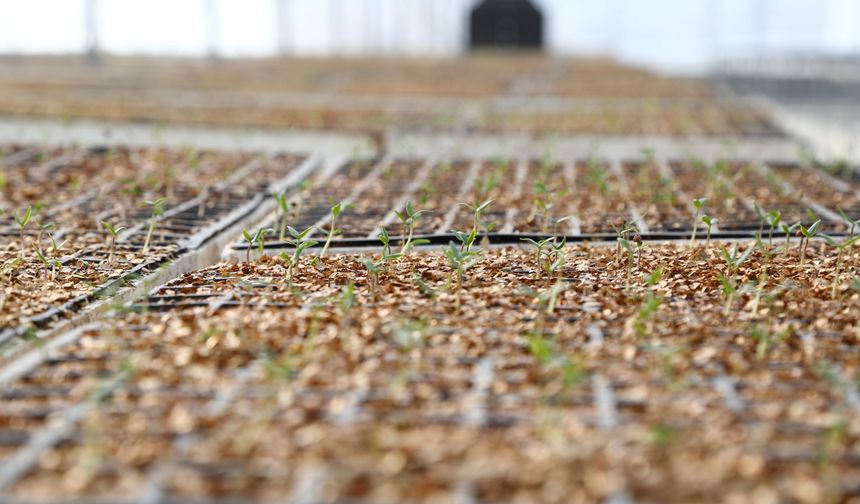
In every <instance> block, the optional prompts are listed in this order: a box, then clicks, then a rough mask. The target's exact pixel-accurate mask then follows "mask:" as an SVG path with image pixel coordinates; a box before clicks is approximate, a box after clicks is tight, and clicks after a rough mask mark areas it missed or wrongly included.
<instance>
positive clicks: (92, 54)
mask: <svg viewBox="0 0 860 504" xmlns="http://www.w3.org/2000/svg"><path fill="white" fill-rule="evenodd" d="M84 34H85V35H84V36H85V39H84V45H85V47H84V54H85V58H86V61H87V64H89V65H98V64H99V52H100V51H99V29H98V0H84Z"/></svg>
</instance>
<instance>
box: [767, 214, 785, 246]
mask: <svg viewBox="0 0 860 504" xmlns="http://www.w3.org/2000/svg"><path fill="white" fill-rule="evenodd" d="M765 219H767V224H768V226H769V227H770V231H769V232H768V235H767V242H768V244H769V245H773V231H774V229H777V228H778V227H779V224H780V223H781V222H782V212H780V211H779V210H771V211H770V212H768V213H767V215H765Z"/></svg>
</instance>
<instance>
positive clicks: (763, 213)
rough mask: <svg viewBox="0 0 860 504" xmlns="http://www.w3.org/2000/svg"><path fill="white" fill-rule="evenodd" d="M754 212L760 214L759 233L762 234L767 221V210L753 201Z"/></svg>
mask: <svg viewBox="0 0 860 504" xmlns="http://www.w3.org/2000/svg"><path fill="white" fill-rule="evenodd" d="M753 212H755V214H756V215H757V216H758V235H759V236H761V235H762V233H764V223H765V222H766V221H767V211H765V209H764V208H762V207H760V206H758V203H756V202H755V201H753Z"/></svg>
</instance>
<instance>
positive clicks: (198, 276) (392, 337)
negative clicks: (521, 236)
mask: <svg viewBox="0 0 860 504" xmlns="http://www.w3.org/2000/svg"><path fill="white" fill-rule="evenodd" d="M746 247H747V245H742V246H741V249H742V250H743V249H745V248H746ZM565 252H566V254H567V261H566V264H565V267H564V268H563V270H562V271H561V277H562V281H563V285H564V286H565V289H564V290H563V291H561V292H560V293H559V294H558V297H557V303H556V305H555V308H554V310H553V311H552V313H548V311H549V310H548V309H547V308H546V307H544V306H543V305H541V304H540V303H539V302H538V301H537V300H536V299H535V298H533V297H532V296H530V295H527V294H526V293H525V292H524V291H523V288H524V287H529V288H531V289H534V290H535V291H536V292H537V293H545V292H548V290H549V289H551V288H552V286H553V285H554V284H555V282H556V280H555V279H546V278H545V279H542V280H536V279H535V278H536V275H535V274H534V272H533V271H532V268H533V260H532V254H531V253H530V252H524V251H519V250H515V249H502V250H492V251H488V252H485V253H484V258H483V260H482V261H481V262H480V263H479V264H478V265H477V266H475V267H474V268H472V269H471V270H469V271H468V272H467V274H466V277H465V281H464V282H463V284H462V287H461V288H459V289H454V288H452V286H451V284H450V277H451V275H452V271H451V270H450V268H449V267H448V266H447V264H446V260H445V258H444V257H443V256H441V255H439V254H413V255H410V256H409V257H407V258H403V259H400V260H398V261H396V262H393V263H389V264H388V266H387V268H386V271H385V272H383V273H382V274H381V277H380V290H381V292H379V293H378V294H379V295H378V296H376V298H377V299H378V301H373V299H374V297H375V296H374V295H372V294H371V292H369V290H368V289H369V287H368V283H367V276H366V272H365V271H364V268H363V267H362V266H361V265H359V264H358V262H357V260H356V259H357V258H356V256H350V255H343V256H335V257H330V258H326V259H323V260H319V261H318V262H317V263H316V265H313V264H311V263H310V261H309V260H305V261H304V262H303V264H302V265H301V267H300V268H299V269H298V270H297V271H296V274H295V276H294V279H293V286H292V287H289V286H288V285H287V282H286V278H285V276H286V268H285V265H284V264H282V263H281V262H280V261H279V260H277V259H271V258H263V259H261V260H260V261H257V262H255V263H243V264H223V265H218V266H214V267H211V268H208V269H205V270H202V271H199V272H196V273H193V274H190V275H186V276H184V277H182V278H180V279H178V280H176V281H174V282H172V283H171V284H169V285H167V286H165V287H163V288H162V289H160V290H159V291H158V292H157V293H155V294H154V295H153V296H150V297H149V298H148V299H147V300H146V301H144V302H141V303H140V304H139V305H137V307H136V308H137V312H135V313H127V314H124V315H118V316H117V317H116V318H115V319H113V320H110V321H109V322H106V323H105V324H104V327H103V329H102V330H100V331H98V330H96V331H91V332H89V333H87V334H86V335H85V336H84V337H83V338H82V339H80V340H79V341H77V342H76V343H74V344H71V345H69V346H67V347H64V348H61V349H60V350H59V351H58V352H57V353H56V355H55V357H56V358H55V359H53V360H52V361H50V362H49V363H46V364H44V365H42V366H41V367H40V368H38V369H36V370H35V371H34V372H33V373H31V374H30V375H28V376H27V377H26V378H24V379H23V380H21V381H19V382H18V383H13V384H11V387H10V389H9V390H10V391H14V390H16V389H17V388H21V387H26V386H36V385H38V386H39V387H41V389H40V390H57V389H58V388H64V389H66V390H68V391H69V392H68V393H67V394H65V395H64V396H62V397H61V398H58V399H47V398H41V399H40V398H39V395H38V394H35V396H34V397H32V398H31V399H29V401H32V403H31V402H28V400H27V399H16V400H15V401H14V404H13V405H14V408H12V407H10V409H8V410H6V411H4V413H3V415H2V416H0V426H3V425H13V426H17V427H20V428H23V429H24V430H28V429H31V428H32V427H36V426H38V425H42V423H41V422H39V421H38V420H32V422H33V423H34V425H32V426H31V425H28V422H30V420H25V418H28V417H26V415H25V412H26V411H28V410H32V409H34V408H36V407H38V406H39V405H40V404H41V405H44V404H45V403H48V404H50V405H51V406H52V407H53V408H61V407H63V406H64V405H70V404H74V403H75V402H76V401H82V400H86V397H88V396H89V397H91V396H90V395H89V394H90V392H91V391H92V390H93V388H95V387H99V388H100V389H102V390H104V389H105V386H106V384H108V383H114V384H115V386H116V389H115V391H114V392H113V393H112V394H111V395H110V396H109V397H108V398H106V399H105V400H103V401H101V402H98V403H95V402H91V407H92V409H91V410H90V414H89V415H88V416H87V417H86V419H85V420H84V421H83V422H82V423H81V424H79V425H78V426H77V428H76V430H75V431H74V433H73V434H72V435H71V436H70V437H69V438H68V440H67V441H65V442H63V443H61V444H59V445H58V446H56V447H54V448H51V449H48V450H46V452H45V453H43V454H42V456H40V457H39V459H38V463H37V465H36V467H35V468H34V470H33V471H31V472H30V473H29V474H28V475H27V476H26V477H25V478H24V479H23V480H21V481H19V482H18V483H17V484H16V485H15V486H14V487H13V488H12V494H13V495H14V496H19V497H34V496H41V497H58V496H64V497H68V496H75V495H89V496H94V495H98V496H101V497H105V496H122V495H140V492H141V491H142V488H144V487H145V486H146V484H149V483H146V484H145V482H152V481H154V480H153V479H152V478H154V477H156V476H155V475H156V474H160V476H158V477H159V478H163V479H162V480H158V481H162V485H163V488H164V490H165V491H166V492H167V493H168V494H170V495H178V496H182V497H215V496H219V497H246V498H257V499H280V498H283V496H284V495H290V494H300V495H301V496H302V497H304V498H307V497H309V496H310V497H313V500H319V501H331V500H335V499H338V498H342V499H349V498H356V499H361V500H362V501H367V502H403V501H421V502H428V501H434V500H435V499H439V500H441V501H447V500H450V499H453V498H458V497H456V496H457V495H460V496H462V495H463V492H467V493H466V495H472V496H473V497H474V499H476V500H477V501H478V502H596V501H600V500H602V499H605V498H607V497H609V496H612V495H620V494H621V493H622V492H623V493H626V494H627V495H629V496H630V497H632V498H634V499H635V500H637V501H644V502H751V501H759V500H761V501H786V502H809V503H820V502H840V501H844V500H843V499H848V498H849V497H848V496H849V495H850V493H851V492H856V490H857V482H858V481H860V469H858V466H857V463H856V461H857V459H858V456H860V424H858V415H857V411H856V408H857V404H855V402H854V401H856V396H852V395H851V394H856V388H857V379H858V377H860V373H858V365H857V363H858V361H860V360H858V350H860V341H858V322H860V315H858V314H860V294H858V293H857V292H856V291H855V290H853V289H852V288H850V287H849V280H850V276H851V275H852V274H853V272H854V268H856V266H857V264H856V263H855V260H854V259H851V261H850V262H849V263H850V265H849V266H848V268H847V270H848V272H847V273H846V275H845V278H844V279H843V281H842V282H841V283H840V288H839V290H838V297H837V299H836V300H831V299H830V290H829V286H830V280H831V278H830V277H831V276H832V275H833V272H834V263H835V260H836V258H835V253H834V252H832V251H831V250H830V249H827V248H824V247H823V246H819V245H813V246H812V247H811V248H810V254H809V257H808V262H807V264H806V266H805V267H804V268H803V269H802V270H801V269H800V268H799V266H798V262H799V260H798V257H797V251H796V247H792V248H791V249H790V250H789V251H788V252H787V253H781V254H777V256H776V258H775V259H774V260H773V262H772V264H770V265H769V266H768V268H767V272H768V273H767V276H766V277H762V276H761V275H762V267H761V266H762V264H761V260H762V257H761V255H760V254H758V253H756V254H754V255H753V257H752V258H751V259H750V260H749V261H748V262H746V263H744V264H743V265H742V266H741V267H740V269H739V273H738V278H737V282H738V283H747V282H751V281H754V280H759V281H764V283H762V284H761V285H762V288H763V291H762V292H761V293H760V294H762V295H761V296H756V292H754V291H749V292H747V291H745V292H743V293H742V294H740V295H739V296H738V298H737V299H736V300H735V302H734V303H733V304H732V305H731V307H730V310H729V312H728V314H725V313H724V304H725V299H724V298H723V297H722V296H721V294H720V282H719V280H718V274H719V273H726V270H725V265H724V263H723V261H722V259H720V258H718V257H717V256H718V254H717V253H716V252H717V250H716V247H714V248H712V249H710V250H706V249H701V248H700V249H696V250H691V249H689V248H686V247H682V246H669V245H665V246H664V245H652V246H648V247H646V248H645V250H644V252H643V254H642V260H641V264H639V263H634V271H633V275H634V279H636V280H635V281H634V282H633V286H632V287H630V288H627V287H626V286H625V283H626V271H625V268H626V261H625V260H624V259H623V258H622V259H621V260H619V259H617V258H616V256H615V254H616V252H615V248H614V247H602V248H600V247H599V248H588V247H584V246H576V247H570V248H568V249H566V250H565ZM658 267H663V268H664V269H665V271H664V274H663V276H662V279H661V280H660V281H659V282H658V283H657V284H656V286H655V287H654V288H653V291H652V292H651V295H653V296H659V297H660V298H662V300H663V301H662V304H660V305H659V308H657V309H656V311H655V312H654V313H653V314H651V315H649V316H642V312H641V308H642V306H643V303H644V302H645V300H646V299H647V295H648V293H647V289H648V288H647V286H646V285H645V284H644V282H643V281H641V280H639V278H640V276H641V274H644V273H649V272H652V271H654V270H655V269H657V268H658ZM414 275H420V276H421V277H422V278H423V279H424V281H425V282H426V284H428V285H429V286H430V287H431V288H432V289H434V291H435V297H429V296H427V295H422V293H421V290H420V289H419V288H418V286H417V285H416V284H415V282H414V281H413V277H414ZM765 278H766V280H765ZM350 282H353V283H355V285H356V290H355V296H356V298H355V301H354V307H353V308H347V307H345V306H344V295H343V293H342V292H343V291H342V288H343V286H344V285H346V284H348V283H350ZM788 284H790V285H791V286H792V287H791V288H787V289H779V288H777V286H778V285H788ZM757 297H758V298H759V299H758V302H756V298H757ZM763 334H769V335H770V338H769V339H765V338H763V337H762V335H763ZM117 379H119V380H120V381H119V382H116V380H117ZM607 390H609V391H610V392H607ZM43 395H44V394H43ZM611 396H614V401H613V400H612V399H611ZM607 397H610V399H609V400H607ZM613 403H614V404H615V407H613V406H612V404H613ZM852 408H854V409H852ZM165 468H169V470H166V471H165ZM159 471H161V472H159ZM458 492H459V493H458Z"/></svg>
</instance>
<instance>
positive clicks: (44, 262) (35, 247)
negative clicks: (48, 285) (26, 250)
mask: <svg viewBox="0 0 860 504" xmlns="http://www.w3.org/2000/svg"><path fill="white" fill-rule="evenodd" d="M33 251H34V252H35V253H36V259H38V261H39V262H40V263H42V266H43V268H42V271H43V272H44V274H45V278H47V277H48V267H49V266H50V262H49V261H48V258H47V257H45V254H44V253H42V250H41V249H40V248H39V247H38V245H35V244H34V245H33Z"/></svg>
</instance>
